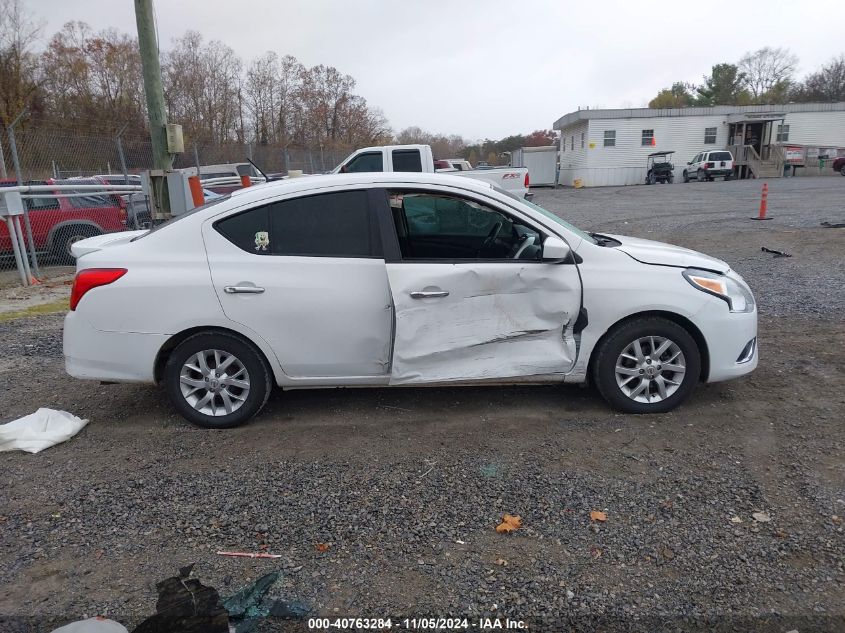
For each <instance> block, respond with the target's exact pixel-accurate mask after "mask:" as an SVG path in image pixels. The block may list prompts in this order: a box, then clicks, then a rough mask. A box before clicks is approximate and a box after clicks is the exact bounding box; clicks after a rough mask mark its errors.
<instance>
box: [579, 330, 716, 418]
mask: <svg viewBox="0 0 845 633" xmlns="http://www.w3.org/2000/svg"><path fill="white" fill-rule="evenodd" d="M596 353H597V354H598V356H597V360H596V363H595V365H594V368H593V372H594V374H593V378H594V380H595V383H596V386H597V387H598V389H599V392H600V393H601V395H602V396H603V397H604V399H605V400H607V402H608V403H609V404H610V405H611V406H612V407H613V408H615V409H618V410H619V411H624V412H626V413H663V412H665V411H670V410H672V409H674V408H675V407H677V406H678V405H679V404H681V403H682V402H683V401H684V400H686V399H687V398H688V397H689V395H690V394H691V393H692V391H693V389H695V385H696V383H697V382H698V378H699V375H700V373H701V355H700V353H699V351H698V346H697V345H696V343H695V340H694V339H693V338H692V336H690V334H689V332H687V331H686V330H685V329H684V328H682V327H681V326H680V325H678V324H677V323H674V322H672V321H669V320H667V319H663V318H660V317H643V318H637V319H634V320H632V321H628V322H627V323H623V324H622V325H620V326H618V327H617V328H615V329H614V330H612V331H611V332H610V333H609V334H608V336H607V337H606V338H605V339H604V340H603V341H602V343H601V345H600V346H599V348H598V349H597V350H596Z"/></svg>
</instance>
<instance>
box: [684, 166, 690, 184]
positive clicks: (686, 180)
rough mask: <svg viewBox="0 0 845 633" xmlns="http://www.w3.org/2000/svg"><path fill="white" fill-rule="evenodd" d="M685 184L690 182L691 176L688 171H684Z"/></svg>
mask: <svg viewBox="0 0 845 633" xmlns="http://www.w3.org/2000/svg"><path fill="white" fill-rule="evenodd" d="M684 182H689V174H688V173H687V170H686V169H685V170H684Z"/></svg>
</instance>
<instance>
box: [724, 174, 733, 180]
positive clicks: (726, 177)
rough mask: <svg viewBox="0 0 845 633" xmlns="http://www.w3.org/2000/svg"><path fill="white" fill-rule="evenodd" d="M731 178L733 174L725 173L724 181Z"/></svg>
mask: <svg viewBox="0 0 845 633" xmlns="http://www.w3.org/2000/svg"><path fill="white" fill-rule="evenodd" d="M732 179H733V174H725V182H728V181H729V180H732Z"/></svg>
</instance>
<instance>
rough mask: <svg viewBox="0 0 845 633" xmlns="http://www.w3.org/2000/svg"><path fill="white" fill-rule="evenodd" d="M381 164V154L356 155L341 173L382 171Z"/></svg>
mask: <svg viewBox="0 0 845 633" xmlns="http://www.w3.org/2000/svg"><path fill="white" fill-rule="evenodd" d="M383 163H384V161H383V160H382V156H381V152H367V153H365V154H358V155H357V156H356V157H355V158H353V159H352V160H350V161H349V162H348V163H347V164H346V165H345V166H344V168H343V169H342V171H344V172H346V173H349V174H355V173H361V172H371V171H384V165H383Z"/></svg>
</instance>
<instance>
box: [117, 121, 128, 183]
mask: <svg viewBox="0 0 845 633" xmlns="http://www.w3.org/2000/svg"><path fill="white" fill-rule="evenodd" d="M127 125H128V123H126V124H124V125H123V127H122V128H120V132H118V133H117V155H118V156H119V157H120V168H121V169H122V170H123V184H125V185H128V184H129V170H127V169H126V156H125V155H124V154H123V139H122V138H121V135H122V134H123V131H124V130H125V129H126V126H127Z"/></svg>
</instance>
